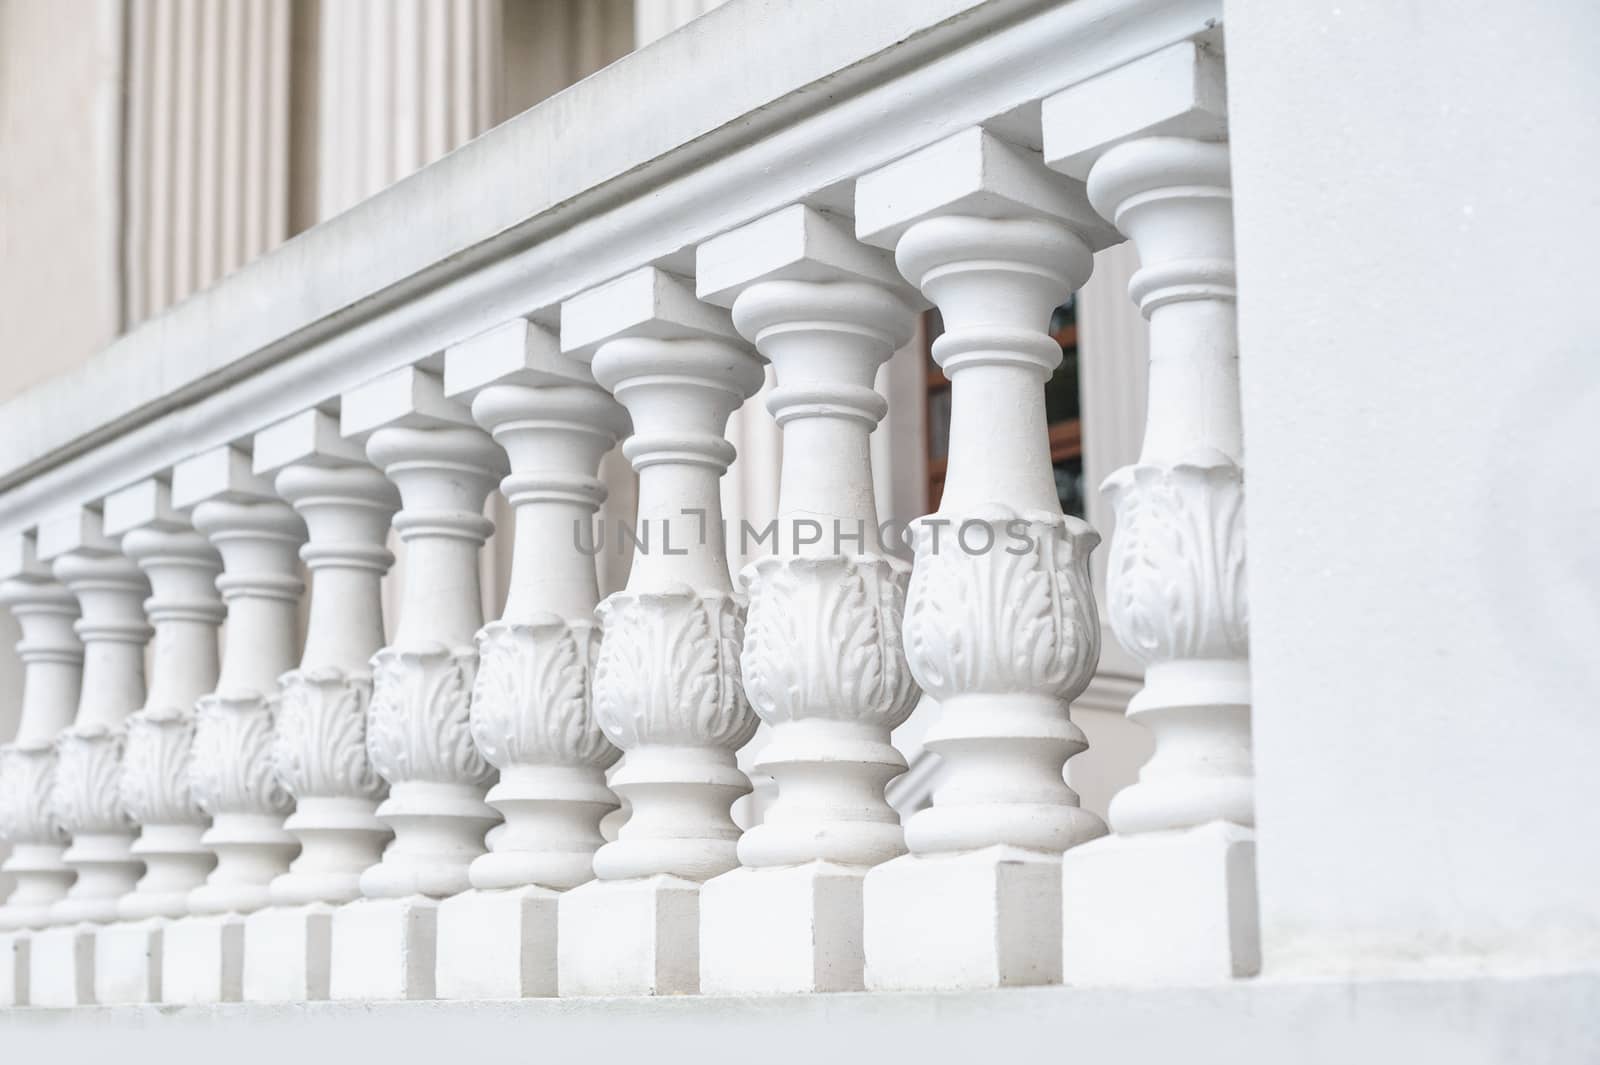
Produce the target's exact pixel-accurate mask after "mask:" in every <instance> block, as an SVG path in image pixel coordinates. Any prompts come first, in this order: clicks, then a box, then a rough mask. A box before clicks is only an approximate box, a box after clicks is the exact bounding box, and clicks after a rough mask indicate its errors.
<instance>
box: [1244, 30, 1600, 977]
mask: <svg viewBox="0 0 1600 1065" xmlns="http://www.w3.org/2000/svg"><path fill="white" fill-rule="evenodd" d="M1226 18H1227V21H1226V27H1227V50H1228V68H1229V69H1228V79H1229V97H1230V110H1231V122H1232V136H1233V161H1234V185H1235V190H1234V191H1235V203H1236V225H1237V232H1238V260H1239V298H1240V303H1239V315H1240V323H1239V324H1240V355H1241V367H1242V377H1243V390H1244V419H1245V433H1246V447H1247V449H1248V460H1247V468H1248V470H1249V500H1250V502H1249V507H1250V513H1249V523H1250V524H1249V551H1250V597H1251V617H1250V632H1251V659H1252V665H1253V669H1254V681H1255V729H1256V757H1257V774H1258V779H1259V791H1258V799H1257V804H1258V810H1259V826H1260V885H1261V906H1262V921H1263V931H1264V942H1263V946H1264V950H1265V966H1266V967H1265V971H1266V973H1268V974H1271V975H1282V974H1284V973H1286V972H1291V971H1296V970H1300V971H1305V970H1311V969H1323V970H1341V969H1353V968H1357V967H1363V966H1365V967H1372V966H1383V965H1389V964H1394V965H1408V964H1423V963H1425V964H1429V965H1431V966H1434V967H1435V968H1437V967H1438V966H1439V965H1441V964H1449V963H1450V962H1452V961H1455V962H1459V963H1460V964H1462V965H1465V966H1478V965H1483V964H1498V965H1501V966H1504V965H1506V964H1508V963H1511V964H1514V963H1515V962H1518V961H1522V960H1527V961H1530V962H1535V963H1537V964H1540V965H1545V966H1549V965H1559V964H1562V963H1564V962H1573V961H1588V962H1593V961H1595V960H1600V772H1597V770H1596V759H1597V756H1600V698H1597V693H1600V654H1597V653H1596V648H1597V647H1600V535H1597V534H1596V530H1597V529H1600V476H1597V475H1596V473H1595V470H1594V462H1595V458H1596V456H1597V455H1600V358H1597V354H1600V299H1596V296H1595V291H1594V280H1595V263H1596V259H1595V248H1596V237H1597V235H1600V195H1597V194H1596V191H1595V189H1596V185H1595V177H1594V175H1595V171H1596V169H1597V167H1600V120H1597V117H1596V116H1597V114H1600V64H1597V63H1596V62H1595V58H1594V45H1595V42H1596V41H1597V40H1600V6H1597V5H1596V4H1594V3H1593V0H1542V2H1540V3H1536V4H1517V5H1507V4H1504V3H1499V2H1492V0H1462V2H1459V3H1454V4H1423V3H1408V4H1400V3H1395V2H1393V0H1229V3H1228V5H1227V8H1226Z"/></svg>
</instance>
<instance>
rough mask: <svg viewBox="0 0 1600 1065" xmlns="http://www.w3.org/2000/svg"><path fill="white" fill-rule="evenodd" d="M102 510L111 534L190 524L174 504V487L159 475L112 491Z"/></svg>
mask: <svg viewBox="0 0 1600 1065" xmlns="http://www.w3.org/2000/svg"><path fill="white" fill-rule="evenodd" d="M101 514H102V521H101V526H102V528H103V530H104V531H105V534H106V535H107V536H121V535H122V534H123V533H125V532H132V531H133V530H134V529H143V528H151V529H160V530H162V531H164V532H181V531H182V530H184V529H187V528H189V519H188V518H187V517H185V516H184V515H183V514H182V513H181V512H180V511H179V510H178V509H177V508H176V507H174V506H173V505H172V489H171V488H170V487H169V486H168V484H167V482H166V481H165V480H163V479H161V478H159V477H147V478H145V479H144V480H142V481H137V482H135V483H134V484H130V485H129V486H128V487H126V488H121V489H118V490H117V491H115V492H112V493H111V494H110V495H108V496H106V501H105V504H104V505H103V508H102V511H101Z"/></svg>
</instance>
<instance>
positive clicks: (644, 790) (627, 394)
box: [557, 267, 764, 995]
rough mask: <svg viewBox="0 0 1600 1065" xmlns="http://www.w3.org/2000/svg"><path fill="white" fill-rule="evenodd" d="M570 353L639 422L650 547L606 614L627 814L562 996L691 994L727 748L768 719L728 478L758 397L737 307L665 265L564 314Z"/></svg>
mask: <svg viewBox="0 0 1600 1065" xmlns="http://www.w3.org/2000/svg"><path fill="white" fill-rule="evenodd" d="M561 318H562V321H561V345H562V348H563V349H564V350H566V351H568V352H570V353H573V354H575V355H577V356H578V357H579V358H583V359H590V360H592V365H593V369H594V376H595V380H597V381H599V382H600V383H601V384H602V385H604V386H605V388H606V389H607V390H608V391H610V392H611V393H612V395H614V396H616V398H617V400H618V401H619V402H620V403H622V405H623V406H624V407H626V408H627V409H628V413H629V414H630V415H631V416H632V418H633V426H634V433H633V435H632V436H631V437H630V438H629V439H628V440H627V442H626V443H624V444H623V454H625V455H626V456H627V458H628V460H629V461H630V462H632V463H633V467H634V469H635V470H637V471H638V473H639V528H638V536H639V538H640V540H641V541H642V540H644V539H645V538H649V544H648V546H645V545H644V544H643V543H641V545H640V547H639V549H638V550H637V551H636V553H635V555H634V561H633V569H632V571H631V572H630V573H629V575H628V584H627V587H626V588H625V589H624V590H623V591H621V592H618V593H616V594H615V595H612V596H609V597H608V598H607V599H606V600H605V602H603V603H602V604H600V609H599V615H600V619H601V623H602V625H603V631H604V636H603V637H602V640H601V645H600V656H599V659H598V661H597V663H596V666H595V678H594V714H595V718H596V719H597V720H598V721H599V722H600V725H601V727H602V728H603V729H604V730H605V733H606V735H607V736H608V737H609V738H610V739H611V741H612V742H613V743H615V744H616V745H617V746H618V747H620V748H622V750H623V751H624V752H625V755H624V758H623V761H622V764H621V765H620V766H618V768H617V770H616V771H615V772H614V773H613V774H612V777H611V786H612V787H613V788H614V789H615V790H616V791H617V793H618V794H619V795H621V796H622V797H623V798H625V799H626V800H627V801H628V803H629V805H630V806H631V813H630V815H629V818H628V820H627V822H626V823H625V824H624V825H623V826H622V828H621V831H620V832H619V834H618V838H617V839H616V840H614V841H613V842H610V843H607V844H606V845H605V846H604V847H601V848H600V850H599V851H597V852H596V853H595V857H594V872H595V876H596V877H597V879H596V880H595V881H593V882H591V883H588V884H584V885H582V886H580V887H576V888H573V889H572V890H571V891H569V892H567V893H566V894H565V895H563V896H562V898H561V902H560V907H559V920H558V924H559V935H558V942H557V952H558V968H559V973H560V985H561V993H562V994H563V995H617V994H686V993H693V992H694V991H696V990H697V989H698V987H699V983H700V972H699V970H700V963H699V940H700V921H699V899H700V885H701V884H702V883H703V882H704V881H706V880H708V879H710V878H711V877H713V876H716V875H718V874H720V873H725V872H727V871H728V870H730V869H732V868H734V866H735V865H736V864H737V857H736V853H735V846H736V841H737V840H738V837H739V830H738V828H737V827H736V826H735V825H734V823H733V820H732V818H731V817H730V816H729V808H730V806H731V805H732V803H733V801H734V800H735V799H736V798H738V797H739V796H740V795H743V794H745V793H746V792H748V791H749V790H750V782H749V780H748V779H747V778H746V777H745V775H744V773H742V772H740V770H739V767H738V765H737V763H736V761H735V758H734V752H735V751H737V750H738V749H739V748H740V747H741V746H743V745H744V744H745V743H746V742H747V741H748V740H749V739H750V737H751V735H752V734H753V733H754V731H755V728H756V725H757V724H758V720H757V718H756V716H755V715H754V714H753V713H751V711H750V708H749V706H748V704H747V703H746V702H745V698H744V693H743V691H742V689H741V687H740V684H739V661H738V658H739V647H740V643H741V640H742V631H741V630H742V629H743V613H744V611H743V607H742V604H741V603H740V601H739V599H738V598H737V597H736V596H735V595H734V593H733V583H732V581H731V580H730V579H729V575H728V562H727V553H726V550H725V545H724V542H723V536H722V517H721V516H722V507H721V503H720V502H719V494H718V484H717V481H718V478H720V477H721V476H722V474H723V473H725V472H726V471H727V468H728V463H729V462H731V461H732V459H733V454H734V452H733V446H732V445H731V444H729V443H728V442H727V440H725V439H724V438H723V430H724V427H725V426H726V424H727V419H728V415H729V414H730V413H731V412H732V411H733V410H734V409H735V408H737V407H738V406H739V404H741V403H742V402H744V400H745V399H746V398H748V397H749V396H751V395H753V394H754V393H755V391H756V389H758V388H759V387H760V386H761V382H762V380H763V376H764V374H763V370H762V365H761V362H760V360H759V359H757V358H756V357H755V355H754V354H753V353H752V352H751V351H750V350H749V348H748V347H747V346H746V344H745V343H744V341H743V340H742V339H741V338H740V337H739V335H738V333H737V332H736V331H735V330H734V328H733V324H732V321H731V320H730V319H729V316H728V314H727V312H726V311H723V310H721V309H719V308H715V307H711V306H709V305H707V304H703V303H700V302H698V301H697V300H696V299H695V297H694V293H693V290H692V289H691V288H690V287H689V285H688V284H687V283H686V282H684V281H683V280H681V279H680V278H677V277H675V276H673V275H670V274H667V273H665V272H663V271H661V270H659V269H656V268H654V267H646V268H644V269H641V270H636V271H634V272H633V273H630V274H626V275H624V276H623V277H621V278H618V279H617V280H615V281H612V282H610V283H608V284H605V285H602V286H600V287H599V288H596V289H592V290H590V291H589V292H586V293H583V294H582V295H580V296H577V297H576V298H574V299H572V300H569V301H568V302H567V303H566V304H564V305H563V306H562V311H561Z"/></svg>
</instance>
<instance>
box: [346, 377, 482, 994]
mask: <svg viewBox="0 0 1600 1065" xmlns="http://www.w3.org/2000/svg"><path fill="white" fill-rule="evenodd" d="M341 428H342V431H343V432H344V434H345V435H346V436H366V437H367V439H366V451H367V456H368V458H369V459H370V460H371V461H372V462H373V463H374V464H375V465H377V466H378V467H379V468H380V469H382V470H383V472H384V474H385V476H387V477H388V479H389V480H390V481H393V482H394V484H395V486H396V487H397V488H398V489H399V491H400V501H401V509H400V513H399V514H398V515H397V516H396V517H395V519H394V528H395V530H396V531H397V532H398V533H399V534H400V540H401V542H402V543H404V544H405V549H406V555H405V564H404V568H403V576H404V587H403V588H402V590H401V596H400V604H399V608H398V609H399V614H400V617H399V625H398V627H397V628H396V629H395V634H394V641H393V642H392V643H391V644H390V645H389V646H387V647H385V648H383V649H382V650H381V651H379V652H378V653H377V654H376V655H375V656H373V659H372V671H373V693H372V704H371V706H370V707H369V708H368V711H367V753H368V755H369V756H370V757H371V759H372V764H373V766H374V767H376V768H377V770H378V773H379V774H380V775H381V776H382V777H383V778H384V779H385V780H387V781H388V782H389V797H388V798H387V799H386V800H384V802H383V805H381V806H379V807H378V810H377V816H378V819H379V820H380V821H382V822H384V823H385V824H387V825H388V826H389V827H390V828H392V829H393V830H394V833H395V838H394V842H393V843H391V844H390V845H389V847H388V849H387V850H385V851H384V853H383V858H382V860H381V861H379V862H378V863H377V864H376V865H373V866H371V867H369V868H368V869H367V870H366V872H364V873H362V874H361V881H360V883H361V893H362V895H364V896H365V898H364V899H362V900H360V901H357V902H352V903H349V904H347V905H345V906H342V907H340V908H339V909H338V910H337V911H336V912H335V913H334V917H333V963H332V973H331V976H330V994H331V996H332V997H333V998H431V997H433V988H434V954H435V945H436V937H435V932H436V919H437V915H438V900H439V899H441V898H443V897H445V896H448V895H453V894H456V893H457V892H460V891H464V890H466V888H467V887H468V881H467V868H468V866H469V865H470V864H471V863H472V860H473V859H474V858H476V857H477V856H478V855H480V854H482V853H483V849H484V845H483V836H484V833H485V832H486V831H487V830H488V829H489V828H490V827H491V826H493V825H494V823H495V822H496V821H498V820H499V816H498V815H497V814H496V813H495V811H494V810H493V809H492V808H491V807H489V806H487V805H486V804H485V803H484V801H483V795H484V790H485V788H486V787H487V786H488V784H489V783H490V782H491V781H492V780H493V779H494V769H493V767H492V766H490V765H489V764H488V763H487V762H485V761H484V759H483V756H482V755H481V754H479V753H478V749H477V747H475V746H474V745H473V742H472V736H471V733H470V731H469V727H468V712H469V695H470V693H471V691H472V681H473V677H474V675H475V674H476V672H477V668H478V652H477V648H476V646H475V645H474V643H473V640H474V638H475V637H476V636H477V633H478V629H479V628H480V627H481V626H482V625H483V605H482V602H481V599H480V590H479V585H478V551H479V549H480V548H481V547H482V546H483V544H484V541H485V540H486V539H487V538H488V536H489V533H490V532H491V531H493V528H494V527H493V525H491V524H490V522H489V520H488V519H487V518H485V517H484V516H483V506H484V502H485V501H486V500H487V499H488V495H489V492H490V491H492V490H493V488H494V484H495V482H496V481H497V480H498V479H499V477H500V475H501V474H502V473H504V472H505V457H504V455H503V454H502V453H501V451H500V449H499V448H498V447H496V446H495V444H494V441H492V440H491V439H489V436H488V434H486V433H484V432H483V431H482V430H480V429H478V428H477V427H476V426H474V425H473V424H472V420H471V415H470V414H469V413H468V411H467V409H466V408H465V407H464V406H462V405H461V404H459V403H456V402H454V401H451V400H447V399H445V398H444V396H443V394H442V392H441V390H440V383H439V379H438V377H436V376H434V375H432V374H429V373H425V372H423V371H421V370H416V369H412V368H406V369H402V370H400V371H397V372H396V373H393V374H389V375H386V376H385V377H382V378H379V379H377V380H375V381H373V382H371V383H369V384H368V385H365V386H363V387H362V388H359V389H356V390H354V391H352V392H350V393H347V394H346V395H345V397H344V400H343V406H342V410H341ZM369 433H370V436H367V434H369Z"/></svg>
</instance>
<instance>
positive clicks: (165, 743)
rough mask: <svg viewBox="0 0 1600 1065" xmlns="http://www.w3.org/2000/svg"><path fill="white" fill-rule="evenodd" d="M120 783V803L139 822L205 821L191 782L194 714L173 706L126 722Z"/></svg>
mask: <svg viewBox="0 0 1600 1065" xmlns="http://www.w3.org/2000/svg"><path fill="white" fill-rule="evenodd" d="M126 727H127V745H126V747H125V748H124V750H123V754H122V775H121V777H120V779H119V781H118V787H119V788H120V794H121V798H122V805H123V808H124V809H125V810H127V812H128V815H129V816H130V817H132V818H133V820H134V821H135V822H136V823H137V824H141V825H150V824H190V823H195V822H201V821H204V820H205V813H204V811H203V810H201V809H200V804H199V803H197V802H196V801H195V798H194V792H193V790H192V789H191V788H190V786H189V758H190V752H191V750H192V749H193V746H194V733H195V721H194V714H193V713H191V712H188V711H184V710H180V709H178V708H176V707H162V708H152V709H146V710H141V711H139V712H138V713H135V714H131V715H129V717H128V720H127V726H126Z"/></svg>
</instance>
